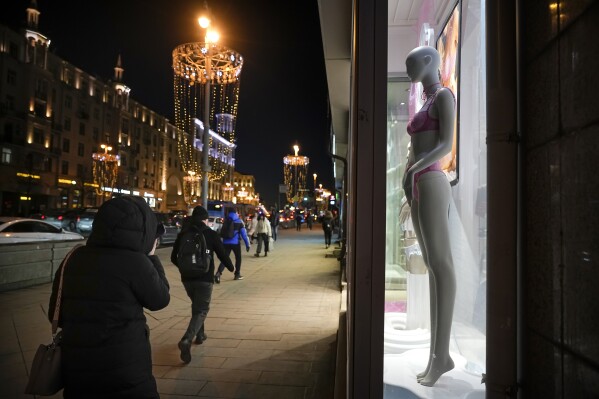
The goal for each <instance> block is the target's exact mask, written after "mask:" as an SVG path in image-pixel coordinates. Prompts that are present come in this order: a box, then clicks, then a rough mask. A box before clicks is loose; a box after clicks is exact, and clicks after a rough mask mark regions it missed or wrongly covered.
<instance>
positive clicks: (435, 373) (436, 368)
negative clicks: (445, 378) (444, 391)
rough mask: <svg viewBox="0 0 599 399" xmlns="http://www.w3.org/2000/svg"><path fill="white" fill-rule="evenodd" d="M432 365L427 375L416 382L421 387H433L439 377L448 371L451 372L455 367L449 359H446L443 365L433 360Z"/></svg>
mask: <svg viewBox="0 0 599 399" xmlns="http://www.w3.org/2000/svg"><path fill="white" fill-rule="evenodd" d="M432 363H433V364H431V368H430V370H429V372H428V374H427V375H426V376H425V377H424V378H422V379H420V380H418V382H419V383H420V384H421V385H424V386H425V387H432V386H433V385H435V383H436V382H437V380H438V379H439V377H441V376H442V375H443V374H445V373H447V372H448V371H450V370H453V368H454V367H455V364H454V363H453V359H452V358H451V357H448V358H447V360H446V361H445V362H443V363H441V362H440V361H439V360H437V359H433V362H432Z"/></svg>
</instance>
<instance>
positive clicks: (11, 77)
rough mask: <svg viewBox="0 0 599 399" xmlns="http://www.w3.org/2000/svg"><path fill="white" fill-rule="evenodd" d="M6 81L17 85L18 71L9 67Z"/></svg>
mask: <svg viewBox="0 0 599 399" xmlns="http://www.w3.org/2000/svg"><path fill="white" fill-rule="evenodd" d="M6 83H7V84H9V85H11V86H16V84H17V72H16V71H13V70H12V69H9V70H8V71H6Z"/></svg>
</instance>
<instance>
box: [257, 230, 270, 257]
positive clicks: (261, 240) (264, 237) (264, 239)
mask: <svg viewBox="0 0 599 399" xmlns="http://www.w3.org/2000/svg"><path fill="white" fill-rule="evenodd" d="M262 243H264V253H268V244H270V242H269V239H268V234H266V233H258V248H256V253H257V254H260V251H261V250H262Z"/></svg>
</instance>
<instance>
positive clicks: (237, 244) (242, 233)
mask: <svg viewBox="0 0 599 399" xmlns="http://www.w3.org/2000/svg"><path fill="white" fill-rule="evenodd" d="M227 217H228V218H230V219H231V220H232V221H233V225H234V226H235V235H234V236H233V238H223V244H224V246H225V253H226V254H227V257H228V256H229V255H230V254H231V251H233V253H234V254H235V280H243V276H242V275H241V240H242V239H243V241H244V242H245V249H246V251H247V252H249V251H250V241H249V239H248V235H247V232H246V230H245V225H244V224H243V222H242V221H241V219H240V218H239V215H238V214H237V212H235V210H234V209H231V210H230V211H229V213H228V214H227ZM223 270H225V265H224V264H222V263H221V264H220V265H218V271H217V272H216V274H215V275H214V282H215V283H216V284H220V276H221V275H222V274H223Z"/></svg>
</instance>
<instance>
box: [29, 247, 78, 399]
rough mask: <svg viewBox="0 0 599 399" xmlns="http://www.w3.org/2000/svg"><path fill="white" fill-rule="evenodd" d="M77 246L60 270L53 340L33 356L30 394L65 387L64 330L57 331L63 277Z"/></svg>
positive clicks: (53, 318) (42, 394) (47, 393)
mask: <svg viewBox="0 0 599 399" xmlns="http://www.w3.org/2000/svg"><path fill="white" fill-rule="evenodd" d="M79 246H80V245H77V246H75V247H74V248H73V249H72V250H71V251H70V252H69V253H68V254H67V256H66V257H65V258H64V261H63V262H62V270H61V271H60V281H59V283H58V293H57V295H56V306H54V315H53V316H52V342H51V343H50V344H48V345H44V344H40V346H39V347H38V348H37V351H36V352H35V356H34V357H33V363H32V364H31V372H30V373H29V380H28V381H27V386H26V387H25V393H26V394H29V395H41V396H51V395H54V394H55V393H56V392H58V391H60V390H61V389H62V388H64V383H63V380H62V370H61V367H62V364H61V359H62V357H61V355H62V353H61V347H60V340H61V337H62V332H60V333H56V330H57V329H58V317H59V315H60V300H61V296H62V279H63V278H62V277H63V275H64V269H65V267H66V266H67V261H68V259H69V257H70V256H71V254H72V253H73V252H74V251H75V249H77V247H79Z"/></svg>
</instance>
